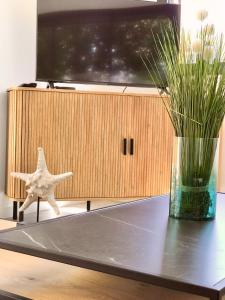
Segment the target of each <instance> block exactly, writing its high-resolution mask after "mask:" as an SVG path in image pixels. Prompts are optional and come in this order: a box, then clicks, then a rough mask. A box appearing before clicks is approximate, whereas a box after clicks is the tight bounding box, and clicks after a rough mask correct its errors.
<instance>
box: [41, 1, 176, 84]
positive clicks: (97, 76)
mask: <svg viewBox="0 0 225 300" xmlns="http://www.w3.org/2000/svg"><path fill="white" fill-rule="evenodd" d="M37 10H38V19H37V61H36V80H38V81H48V82H72V83H93V84H111V85H123V86H149V87H150V86H154V82H152V81H151V78H150V76H149V74H148V72H147V70H146V68H145V66H144V64H143V63H142V61H141V58H140V54H141V53H145V54H148V57H149V58H151V57H154V59H155V60H156V61H157V65H158V68H159V69H160V70H161V72H162V76H163V75H164V72H165V70H164V68H163V62H162V61H160V59H159V57H158V56H157V51H156V47H155V43H154V38H153V36H154V34H159V35H160V34H162V33H161V32H162V30H163V28H165V27H166V26H170V24H172V25H173V26H176V27H177V26H179V17H180V6H179V5H176V4H157V3H155V2H148V1H141V0H92V1H90V0H89V1H85V0H64V1H62V0H38V1H37Z"/></svg>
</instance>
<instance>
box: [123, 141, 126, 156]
mask: <svg viewBox="0 0 225 300" xmlns="http://www.w3.org/2000/svg"><path fill="white" fill-rule="evenodd" d="M123 155H127V139H123Z"/></svg>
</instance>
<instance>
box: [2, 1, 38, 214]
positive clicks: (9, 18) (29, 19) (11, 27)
mask: <svg viewBox="0 0 225 300" xmlns="http://www.w3.org/2000/svg"><path fill="white" fill-rule="evenodd" d="M0 38H1V42H0V141H1V142H0V213H1V209H3V208H4V207H5V206H8V205H9V203H10V202H7V201H4V185H5V161H6V118H7V98H6V90H7V89H8V88H9V87H10V86H15V85H18V84H20V83H22V82H30V81H33V80H34V78H35V47H36V46H35V39H36V0H1V1H0Z"/></svg>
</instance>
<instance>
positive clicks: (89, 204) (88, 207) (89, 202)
mask: <svg viewBox="0 0 225 300" xmlns="http://www.w3.org/2000/svg"><path fill="white" fill-rule="evenodd" d="M90 210H91V201H87V211H90Z"/></svg>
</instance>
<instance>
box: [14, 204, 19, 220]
mask: <svg viewBox="0 0 225 300" xmlns="http://www.w3.org/2000/svg"><path fill="white" fill-rule="evenodd" d="M17 214H18V206H17V201H13V220H17Z"/></svg>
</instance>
